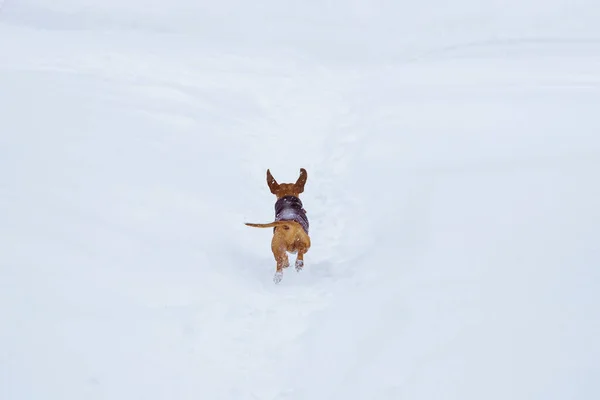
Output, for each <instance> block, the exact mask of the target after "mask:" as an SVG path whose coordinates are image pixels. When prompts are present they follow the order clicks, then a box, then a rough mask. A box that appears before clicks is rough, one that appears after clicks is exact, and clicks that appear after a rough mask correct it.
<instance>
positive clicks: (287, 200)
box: [246, 168, 310, 283]
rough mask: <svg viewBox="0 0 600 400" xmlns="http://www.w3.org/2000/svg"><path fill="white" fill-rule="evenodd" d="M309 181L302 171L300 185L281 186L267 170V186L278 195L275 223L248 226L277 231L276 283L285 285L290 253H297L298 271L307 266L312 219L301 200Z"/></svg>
mask: <svg viewBox="0 0 600 400" xmlns="http://www.w3.org/2000/svg"><path fill="white" fill-rule="evenodd" d="M306 178H307V174H306V170H305V169H304V168H300V177H299V178H298V180H297V181H296V183H282V184H279V183H277V181H276V180H275V178H273V175H271V171H269V170H268V169H267V184H268V185H269V189H271V193H273V194H274V195H275V196H277V202H276V203H275V221H274V222H270V223H268V224H252V223H248V222H247V223H246V225H248V226H253V227H256V228H273V239H272V240H271V251H272V252H273V256H274V257H275V261H276V262H277V270H276V271H275V276H274V277H273V281H274V282H275V283H279V282H281V279H282V278H283V269H284V268H287V267H289V266H290V261H289V259H288V255H287V253H288V252H289V253H292V254H295V253H297V257H296V271H298V272H300V271H301V270H302V267H304V254H305V253H306V252H307V251H308V249H309V248H310V237H309V236H308V218H306V211H305V210H304V208H302V202H301V201H300V193H302V192H304V185H305V184H306Z"/></svg>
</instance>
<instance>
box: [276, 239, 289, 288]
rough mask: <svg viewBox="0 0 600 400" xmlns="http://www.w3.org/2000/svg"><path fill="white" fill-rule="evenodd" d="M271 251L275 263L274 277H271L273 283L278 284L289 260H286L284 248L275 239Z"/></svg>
mask: <svg viewBox="0 0 600 400" xmlns="http://www.w3.org/2000/svg"><path fill="white" fill-rule="evenodd" d="M271 250H272V251H273V256H274V257H275V261H276V262H277V268H276V270H275V275H274V276H273V282H275V283H279V282H281V279H282V278H283V269H284V268H287V267H289V266H290V260H289V258H288V255H287V252H286V249H285V246H284V245H282V244H281V243H279V241H278V240H277V237H274V238H273V242H272V243H271Z"/></svg>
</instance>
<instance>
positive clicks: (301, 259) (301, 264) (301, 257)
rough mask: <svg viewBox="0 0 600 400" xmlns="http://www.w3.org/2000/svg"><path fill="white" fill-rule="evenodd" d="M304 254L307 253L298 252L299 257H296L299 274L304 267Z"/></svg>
mask: <svg viewBox="0 0 600 400" xmlns="http://www.w3.org/2000/svg"><path fill="white" fill-rule="evenodd" d="M304 253H306V251H305V250H298V256H297V257H296V271H297V272H300V271H302V268H303V267H304Z"/></svg>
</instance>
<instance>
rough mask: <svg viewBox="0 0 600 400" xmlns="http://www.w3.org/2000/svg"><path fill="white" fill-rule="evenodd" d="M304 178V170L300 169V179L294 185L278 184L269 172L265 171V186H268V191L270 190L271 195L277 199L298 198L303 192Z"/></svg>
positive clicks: (305, 176)
mask: <svg viewBox="0 0 600 400" xmlns="http://www.w3.org/2000/svg"><path fill="white" fill-rule="evenodd" d="M306 178H307V175H306V170H305V169H304V168H300V177H299V178H298V180H297V181H296V183H281V184H279V183H277V181H276V180H275V178H273V175H271V171H269V170H267V184H268V185H269V189H271V193H273V194H274V195H275V196H277V198H278V199H280V198H282V197H285V196H295V197H300V193H302V192H304V185H305V184H306Z"/></svg>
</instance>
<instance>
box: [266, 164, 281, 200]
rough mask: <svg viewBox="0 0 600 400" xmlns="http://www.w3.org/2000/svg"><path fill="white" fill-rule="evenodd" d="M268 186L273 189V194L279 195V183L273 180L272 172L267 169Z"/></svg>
mask: <svg viewBox="0 0 600 400" xmlns="http://www.w3.org/2000/svg"><path fill="white" fill-rule="evenodd" d="M267 185H269V189H271V193H273V194H277V190H279V183H277V181H276V180H275V178H273V175H271V171H269V170H268V169H267Z"/></svg>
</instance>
